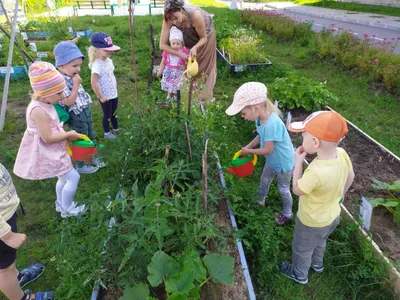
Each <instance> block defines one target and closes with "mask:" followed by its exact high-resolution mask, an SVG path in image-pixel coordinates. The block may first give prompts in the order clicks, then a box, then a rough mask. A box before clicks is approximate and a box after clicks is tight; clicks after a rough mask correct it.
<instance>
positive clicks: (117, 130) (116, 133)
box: [113, 128, 121, 135]
mask: <svg viewBox="0 0 400 300" xmlns="http://www.w3.org/2000/svg"><path fill="white" fill-rule="evenodd" d="M120 130H121V128H117V129H113V133H114V135H118V133H119V132H120Z"/></svg>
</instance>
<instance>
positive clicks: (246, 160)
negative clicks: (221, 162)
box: [225, 150, 257, 178]
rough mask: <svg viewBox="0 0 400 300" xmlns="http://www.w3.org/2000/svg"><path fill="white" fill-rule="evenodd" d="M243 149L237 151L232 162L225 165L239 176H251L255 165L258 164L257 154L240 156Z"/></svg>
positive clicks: (229, 170)
mask: <svg viewBox="0 0 400 300" xmlns="http://www.w3.org/2000/svg"><path fill="white" fill-rule="evenodd" d="M241 152H242V150H240V151H238V152H236V153H235V155H234V156H233V158H232V161H231V163H230V164H229V165H228V166H227V167H225V169H226V171H227V172H228V173H231V174H233V175H235V176H237V177H239V178H241V177H246V176H249V175H250V174H252V173H253V172H254V166H255V165H256V164H257V155H251V154H249V155H247V156H244V157H240V153H241Z"/></svg>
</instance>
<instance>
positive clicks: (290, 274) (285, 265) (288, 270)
mask: <svg viewBox="0 0 400 300" xmlns="http://www.w3.org/2000/svg"><path fill="white" fill-rule="evenodd" d="M279 271H281V273H282V274H283V275H285V276H286V277H287V278H289V279H291V280H293V281H295V282H297V283H300V284H307V283H308V278H300V277H298V276H297V275H296V274H295V273H294V271H293V265H292V264H291V263H290V262H288V261H284V262H282V263H280V265H279Z"/></svg>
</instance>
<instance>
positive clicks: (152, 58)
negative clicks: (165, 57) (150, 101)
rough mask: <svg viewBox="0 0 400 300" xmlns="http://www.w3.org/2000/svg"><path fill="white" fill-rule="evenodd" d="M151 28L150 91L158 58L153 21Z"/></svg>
mask: <svg viewBox="0 0 400 300" xmlns="http://www.w3.org/2000/svg"><path fill="white" fill-rule="evenodd" d="M149 28H150V44H151V62H150V74H149V81H148V82H147V89H148V90H149V91H150V88H151V85H152V83H153V69H154V61H155V59H156V58H157V53H156V45H155V44H154V30H153V24H152V23H150V24H149Z"/></svg>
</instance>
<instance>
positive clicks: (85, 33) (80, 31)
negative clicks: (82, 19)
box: [68, 28, 93, 38]
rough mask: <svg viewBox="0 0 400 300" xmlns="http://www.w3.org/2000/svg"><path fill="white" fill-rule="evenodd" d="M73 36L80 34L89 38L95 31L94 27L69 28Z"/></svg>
mask: <svg viewBox="0 0 400 300" xmlns="http://www.w3.org/2000/svg"><path fill="white" fill-rule="evenodd" d="M68 31H69V32H70V33H71V34H72V35H73V36H79V37H87V38H89V37H90V36H91V35H92V33H93V29H92V28H89V29H75V30H72V29H71V28H70V30H68Z"/></svg>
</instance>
